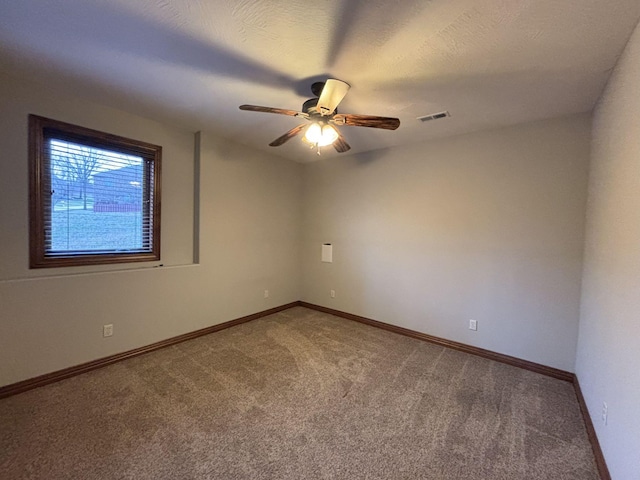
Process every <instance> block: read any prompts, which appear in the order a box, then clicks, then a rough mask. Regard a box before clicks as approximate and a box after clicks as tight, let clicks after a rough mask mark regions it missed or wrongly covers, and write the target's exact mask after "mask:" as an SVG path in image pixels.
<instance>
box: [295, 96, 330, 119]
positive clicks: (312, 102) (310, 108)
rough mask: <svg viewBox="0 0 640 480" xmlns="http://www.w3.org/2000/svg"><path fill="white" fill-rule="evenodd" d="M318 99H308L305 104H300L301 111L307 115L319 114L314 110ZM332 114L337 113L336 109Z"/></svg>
mask: <svg viewBox="0 0 640 480" xmlns="http://www.w3.org/2000/svg"><path fill="white" fill-rule="evenodd" d="M318 100H319V98H310V99H309V100H307V101H306V102H304V103H303V104H302V111H303V112H305V113H308V114H310V115H314V114H319V113H320V112H318V111H317V110H316V106H317V105H318ZM333 113H334V114H335V113H338V109H337V108H336V109H335V110H334V111H333Z"/></svg>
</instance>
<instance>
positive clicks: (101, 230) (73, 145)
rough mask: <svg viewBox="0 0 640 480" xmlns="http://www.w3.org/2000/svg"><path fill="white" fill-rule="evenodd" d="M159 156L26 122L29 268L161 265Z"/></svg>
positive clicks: (146, 147) (106, 137) (38, 120)
mask: <svg viewBox="0 0 640 480" xmlns="http://www.w3.org/2000/svg"><path fill="white" fill-rule="evenodd" d="M161 154H162V147H159V146H156V145H151V144H148V143H144V142H139V141H136V140H130V139H128V138H123V137H118V136H115V135H110V134H107V133H102V132H98V131H95V130H90V129H87V128H83V127H78V126H75V125H70V124H67V123H62V122H58V121H56V120H51V119H48V118H43V117H38V116H36V115H29V162H30V173H29V175H30V198H29V203H30V205H29V208H30V212H29V213H30V245H29V248H30V267H31V268H42V267H62V266H72V265H97V264H107V263H122V262H143V261H153V260H160V159H161Z"/></svg>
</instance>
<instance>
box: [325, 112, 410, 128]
mask: <svg viewBox="0 0 640 480" xmlns="http://www.w3.org/2000/svg"><path fill="white" fill-rule="evenodd" d="M332 120H333V122H334V123H335V124H336V125H348V126H350V127H371V128H384V129H386V130H395V129H396V128H398V127H399V126H400V119H398V118H392V117H376V116H373V115H353V114H350V113H345V114H342V113H338V114H336V115H334V116H333V119H332Z"/></svg>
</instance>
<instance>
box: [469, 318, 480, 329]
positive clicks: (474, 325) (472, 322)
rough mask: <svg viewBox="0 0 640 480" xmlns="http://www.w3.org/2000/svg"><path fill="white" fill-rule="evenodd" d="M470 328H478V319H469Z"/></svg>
mask: <svg viewBox="0 0 640 480" xmlns="http://www.w3.org/2000/svg"><path fill="white" fill-rule="evenodd" d="M469 330H478V321H477V320H469Z"/></svg>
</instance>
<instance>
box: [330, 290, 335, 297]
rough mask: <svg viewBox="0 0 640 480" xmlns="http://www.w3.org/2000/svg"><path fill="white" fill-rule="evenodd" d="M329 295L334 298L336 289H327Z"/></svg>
mask: <svg viewBox="0 0 640 480" xmlns="http://www.w3.org/2000/svg"><path fill="white" fill-rule="evenodd" d="M329 296H330V297H331V298H336V291H335V290H329Z"/></svg>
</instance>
